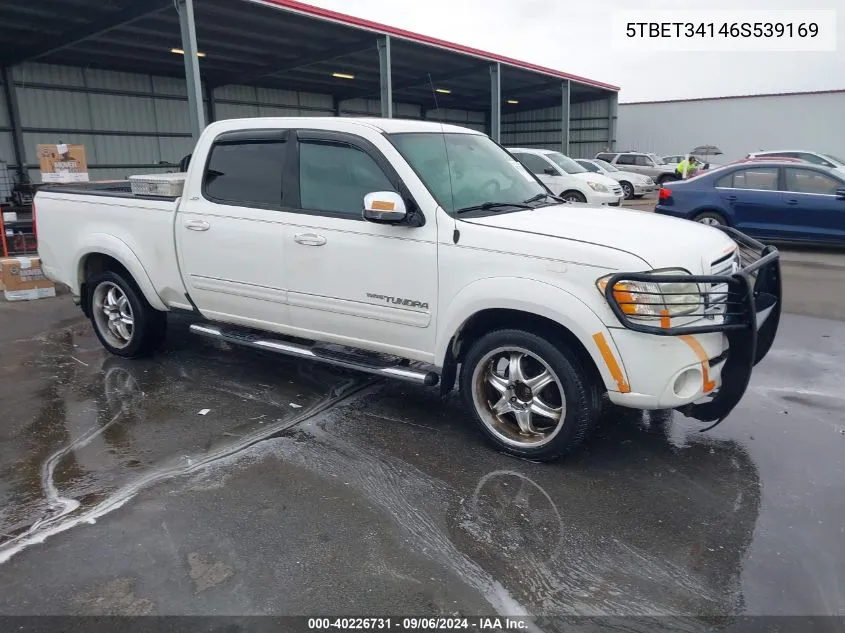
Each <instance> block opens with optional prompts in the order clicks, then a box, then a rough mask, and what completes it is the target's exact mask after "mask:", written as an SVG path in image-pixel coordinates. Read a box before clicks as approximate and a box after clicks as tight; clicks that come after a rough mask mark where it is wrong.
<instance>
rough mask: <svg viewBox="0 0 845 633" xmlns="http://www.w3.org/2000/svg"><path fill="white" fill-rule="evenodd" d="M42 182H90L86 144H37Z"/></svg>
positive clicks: (36, 149)
mask: <svg viewBox="0 0 845 633" xmlns="http://www.w3.org/2000/svg"><path fill="white" fill-rule="evenodd" d="M35 151H36V154H37V155H38V163H39V165H40V167H41V182H44V183H56V182H58V183H62V182H88V161H87V160H86V158H85V146H84V145H66V144H64V143H63V144H60V145H37V146H36V148H35Z"/></svg>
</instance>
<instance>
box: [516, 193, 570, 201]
mask: <svg viewBox="0 0 845 633" xmlns="http://www.w3.org/2000/svg"><path fill="white" fill-rule="evenodd" d="M543 198H551V199H552V200H555V201H556V202H566V200H564V199H563V198H558V197H557V196H553V195H552V194H550V193H538V194H537V195H536V196H531V197H530V198H528V200H526V201H525V204H530V203H532V202H539V201H540V200H542V199H543Z"/></svg>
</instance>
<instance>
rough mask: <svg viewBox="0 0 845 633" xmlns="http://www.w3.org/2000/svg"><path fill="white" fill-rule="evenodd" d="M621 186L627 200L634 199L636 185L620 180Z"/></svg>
mask: <svg viewBox="0 0 845 633" xmlns="http://www.w3.org/2000/svg"><path fill="white" fill-rule="evenodd" d="M619 186H620V187H622V193H624V194H625V200H630V199H631V198H633V197H634V185H632V184H631V183H630V182H628V181H627V180H620V181H619Z"/></svg>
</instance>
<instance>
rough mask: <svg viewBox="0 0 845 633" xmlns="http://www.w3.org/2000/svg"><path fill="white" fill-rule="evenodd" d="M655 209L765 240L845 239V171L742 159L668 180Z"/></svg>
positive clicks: (840, 241) (832, 241) (823, 241)
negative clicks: (842, 172) (731, 228)
mask: <svg viewBox="0 0 845 633" xmlns="http://www.w3.org/2000/svg"><path fill="white" fill-rule="evenodd" d="M655 211H656V212H657V213H660V214H662V215H672V216H675V217H678V218H685V219H687V220H694V221H696V222H701V223H703V224H711V225H718V224H727V225H728V226H732V227H734V228H736V229H738V230H740V231H742V232H743V233H745V234H747V235H749V236H751V237H755V238H757V239H759V240H762V241H772V242H781V241H782V242H812V243H817V244H845V177H843V176H842V175H840V174H839V173H838V172H836V171H834V170H832V169H828V168H826V167H821V166H816V165H812V164H809V163H795V162H785V161H777V160H772V161H759V160H755V161H749V162H740V163H735V164H732V165H727V166H725V167H722V168H719V169H716V170H714V171H712V172H704V173H703V174H702V175H700V176H696V177H694V178H690V179H689V180H685V181H676V182H670V183H666V184H665V185H664V186H663V188H662V189H661V190H660V194H659V200H658V203H657V207H656V208H655Z"/></svg>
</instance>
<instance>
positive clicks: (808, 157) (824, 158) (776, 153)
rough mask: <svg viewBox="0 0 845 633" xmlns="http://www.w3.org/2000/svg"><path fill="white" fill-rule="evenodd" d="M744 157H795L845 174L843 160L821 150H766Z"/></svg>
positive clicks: (844, 162) (844, 161)
mask: <svg viewBox="0 0 845 633" xmlns="http://www.w3.org/2000/svg"><path fill="white" fill-rule="evenodd" d="M745 157H746V158H797V159H798V160H803V161H806V162H808V163H812V164H814V165H820V166H822V167H827V168H828V169H835V170H836V171H838V172H839V173H840V174H841V175H842V176H845V160H843V159H841V158H838V157H836V156H833V155H832V154H824V153H822V152H808V151H804V150H791V149H790V150H766V151H760V152H751V153H750V154H747V155H746V156H745Z"/></svg>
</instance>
